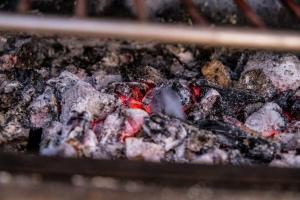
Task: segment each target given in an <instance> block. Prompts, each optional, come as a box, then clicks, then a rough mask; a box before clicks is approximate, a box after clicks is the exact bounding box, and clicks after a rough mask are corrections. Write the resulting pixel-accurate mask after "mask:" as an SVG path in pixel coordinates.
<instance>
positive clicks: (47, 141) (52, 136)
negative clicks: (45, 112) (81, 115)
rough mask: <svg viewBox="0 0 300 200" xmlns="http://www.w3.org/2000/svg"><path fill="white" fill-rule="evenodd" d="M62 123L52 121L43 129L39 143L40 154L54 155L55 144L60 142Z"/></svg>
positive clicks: (55, 150) (55, 151)
mask: <svg viewBox="0 0 300 200" xmlns="http://www.w3.org/2000/svg"><path fill="white" fill-rule="evenodd" d="M62 128H63V124H62V123H60V122H57V121H52V122H51V124H50V125H49V126H48V127H46V128H44V129H43V133H42V136H41V143H40V153H41V154H42V155H55V154H56V153H57V146H58V145H59V144H60V140H61V132H62Z"/></svg>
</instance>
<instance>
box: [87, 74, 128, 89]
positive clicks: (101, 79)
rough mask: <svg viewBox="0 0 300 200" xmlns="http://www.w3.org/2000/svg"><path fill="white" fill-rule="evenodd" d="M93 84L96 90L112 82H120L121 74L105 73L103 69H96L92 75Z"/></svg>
mask: <svg viewBox="0 0 300 200" xmlns="http://www.w3.org/2000/svg"><path fill="white" fill-rule="evenodd" d="M92 79H93V86H94V87H95V88H96V90H100V89H103V88H105V87H106V86H107V85H108V84H110V83H112V82H121V81H122V76H121V75H118V74H107V73H106V72H105V71H102V70H101V71H98V72H95V73H94V74H93V75H92Z"/></svg>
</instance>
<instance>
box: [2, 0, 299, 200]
mask: <svg viewBox="0 0 300 200" xmlns="http://www.w3.org/2000/svg"><path fill="white" fill-rule="evenodd" d="M97 2H98V3H99V2H100V3H101V1H97ZM103 2H106V1H103ZM103 2H102V3H103ZM107 2H110V1H107ZM111 2H112V3H111V4H109V3H107V4H105V3H103V4H105V5H103V6H104V8H103V10H101V9H100V10H97V9H96V6H95V5H94V4H92V3H91V1H87V0H76V1H72V0H70V1H65V2H64V1H57V2H56V3H54V1H46V0H45V1H41V2H39V1H37V0H20V1H18V3H17V2H16V1H4V2H3V3H0V9H1V10H2V11H1V12H0V30H1V32H3V33H16V32H17V33H20V32H21V33H26V34H34V35H36V34H37V35H43V36H47V37H49V36H57V35H59V36H61V37H65V36H71V37H73V36H76V37H79V38H110V39H120V40H129V41H135V40H138V41H144V42H152V41H155V42H161V43H167V44H178V43H180V44H186V45H199V46H205V47H228V48H243V49H245V48H246V49H254V50H272V51H273V50H276V51H283V52H287V51H290V52H291V51H292V52H294V53H295V54H296V55H297V53H298V51H299V50H300V35H299V32H298V31H299V28H300V23H299V20H300V5H299V2H297V1H293V0H281V1H278V0H272V1H271V0H270V1H256V0H248V1H246V0H233V1H231V0H228V1H224V3H223V4H222V3H221V2H223V1H220V0H216V1H205V0H203V1H202V0H199V1H193V0H182V1H174V5H172V6H171V7H170V10H171V11H174V10H175V11H176V10H179V7H180V6H183V8H184V9H183V10H184V12H185V13H186V14H185V15H187V16H188V17H187V20H186V19H183V20H182V21H181V22H180V24H178V23H175V22H173V21H171V20H170V21H171V22H170V23H167V22H158V21H157V19H156V18H155V17H153V15H154V14H153V12H156V10H157V9H158V10H159V8H156V7H154V8H153V7H151V6H152V5H151V1H143V0H132V1H129V2H130V3H128V5H127V4H126V5H127V11H124V10H122V8H124V7H122V6H124V4H125V3H120V2H118V1H111ZM149 2H150V3H149ZM153 2H156V1H153ZM164 3H165V4H166V5H169V4H173V3H170V2H169V1H166V2H164ZM52 4H55V5H54V7H51V5H52ZM157 4H159V1H157ZM120 5H121V6H120ZM1 6H2V7H1ZM47 6H49V7H48V8H47ZM93 6H94V7H93ZM120 7H121V9H120ZM112 9H113V11H111V10H112ZM128 9H129V10H131V13H130V14H128V12H129V11H128ZM36 10H38V14H35V12H36ZM107 10H108V11H107ZM181 10H182V9H181ZM109 11H111V12H112V13H113V14H112V15H115V16H114V17H115V18H113V19H107V16H109ZM178 12H179V11H178ZM39 13H41V14H39ZM73 13H74V14H73ZM120 13H121V14H120ZM123 13H125V15H126V17H127V20H120V16H121V17H123V16H122V15H123ZM170 15H171V14H170ZM100 16H102V18H101V17H100ZM104 17H106V18H105V19H104ZM278 19H280V20H281V21H278ZM191 24H192V25H191ZM0 81H1V79H0ZM0 83H1V82H0ZM0 85H1V84H0ZM0 108H1V107H0ZM0 120H1V119H0ZM201 125H203V124H201ZM203 126H211V125H210V124H204V125H203ZM0 128H1V127H0ZM0 131H1V129H0ZM33 140H34V139H33ZM0 171H1V172H0V184H1V185H0V191H1V194H2V195H3V197H4V199H6V198H17V199H21V198H24V197H27V198H32V199H38V198H40V197H41V196H43V198H46V199H54V198H55V199H71V198H72V199H74V198H86V197H87V198H89V199H96V198H105V197H106V198H111V199H117V198H118V199H119V198H124V199H129V198H130V199H135V198H139V199H140V198H145V199H150V198H153V197H155V198H159V199H176V198H178V199H179V198H197V197H201V198H206V199H215V198H219V199H222V198H223V199H229V198H230V199H231V198H241V199H248V198H249V199H251V198H253V199H254V198H255V199H271V198H274V196H275V195H276V196H279V197H281V198H286V199H296V198H297V196H298V194H299V182H300V170H299V169H297V168H278V167H270V166H264V165H263V166H261V165H259V166H256V165H254V166H231V165H201V164H200V165H199V164H183V163H164V162H163V163H153V162H142V161H129V160H105V159H91V158H62V157H45V156H38V155H31V154H16V153H0ZM24 180H25V181H24ZM22 183H23V184H22ZM24 183H25V184H24ZM49 191H50V192H51V193H52V194H48V193H49ZM2 195H0V196H2ZM224 196H225V197H224Z"/></svg>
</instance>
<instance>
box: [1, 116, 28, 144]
mask: <svg viewBox="0 0 300 200" xmlns="http://www.w3.org/2000/svg"><path fill="white" fill-rule="evenodd" d="M0 114H1V113H0ZM28 136H29V129H28V128H25V127H24V126H23V125H22V124H21V123H20V122H19V121H18V120H17V119H11V120H10V121H9V120H7V121H4V123H3V124H1V126H0V145H1V144H6V143H8V142H11V141H14V140H18V141H20V142H22V143H25V144H27V139H28Z"/></svg>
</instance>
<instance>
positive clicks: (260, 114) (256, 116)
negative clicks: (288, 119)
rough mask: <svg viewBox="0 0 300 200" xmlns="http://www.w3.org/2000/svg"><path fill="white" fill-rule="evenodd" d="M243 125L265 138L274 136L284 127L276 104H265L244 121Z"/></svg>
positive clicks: (280, 110)
mask: <svg viewBox="0 0 300 200" xmlns="http://www.w3.org/2000/svg"><path fill="white" fill-rule="evenodd" d="M245 125H246V126H247V127H248V128H250V129H252V130H254V131H256V132H259V133H260V134H261V135H262V136H265V137H268V136H272V135H274V134H275V133H276V132H278V131H280V130H282V129H284V128H285V126H286V124H285V121H284V118H283V116H282V109H281V108H280V107H279V106H278V104H276V103H266V104H265V105H264V106H263V107H262V108H260V109H259V110H258V111H256V112H254V113H252V114H251V115H250V116H249V117H248V118H247V119H246V122H245Z"/></svg>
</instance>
